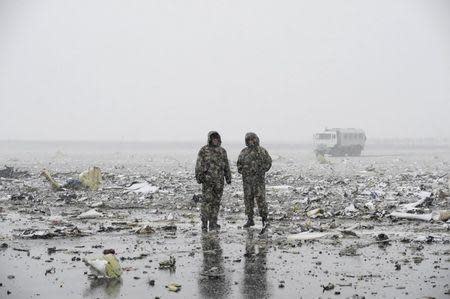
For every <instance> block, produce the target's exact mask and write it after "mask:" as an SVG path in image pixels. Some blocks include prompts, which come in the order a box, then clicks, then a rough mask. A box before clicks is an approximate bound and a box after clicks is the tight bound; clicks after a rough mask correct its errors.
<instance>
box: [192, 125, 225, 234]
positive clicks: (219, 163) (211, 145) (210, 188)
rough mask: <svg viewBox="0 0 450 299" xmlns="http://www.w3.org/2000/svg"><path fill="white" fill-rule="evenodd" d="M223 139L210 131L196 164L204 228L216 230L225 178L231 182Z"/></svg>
mask: <svg viewBox="0 0 450 299" xmlns="http://www.w3.org/2000/svg"><path fill="white" fill-rule="evenodd" d="M221 144H222V140H221V138H220V135H219V133H217V132H215V131H211V132H209V133H208V142H207V144H206V145H205V146H203V147H202V148H201V149H200V151H199V152H198V157H197V163H196V165H195V178H196V180H197V182H198V183H199V184H202V194H203V200H202V206H201V212H200V218H201V220H202V230H204V231H205V230H207V229H208V222H209V229H210V230H216V229H219V228H220V226H219V225H218V224H217V217H218V215H219V208H220V200H221V198H222V194H223V187H224V179H225V181H226V182H227V184H231V171H230V165H229V163H228V157H227V152H226V151H225V149H224V148H222V147H221Z"/></svg>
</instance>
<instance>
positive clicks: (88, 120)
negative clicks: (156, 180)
mask: <svg viewBox="0 0 450 299" xmlns="http://www.w3.org/2000/svg"><path fill="white" fill-rule="evenodd" d="M449 54H450V2H448V1H406V0H404V1H396V2H392V1H376V2H375V1H349V2H341V1H325V2H321V3H315V2H297V1H287V2H283V3H278V2H277V3H275V2H272V1H249V2H245V3H243V2H238V1H231V2H205V1H190V2H177V1H170V2H169V1H163V2H154V1H149V2H140V1H137V2H132V3H131V2H130V3H126V5H125V4H124V2H121V1H91V2H89V5H87V4H85V3H82V2H76V1H74V2H72V1H67V2H66V1H64V2H60V1H49V0H46V1H39V2H30V1H2V2H1V3H0V66H1V68H0V140H37V141H39V140H43V141H72V140H73V141H120V142H191V141H192V142H199V141H204V140H206V134H207V132H208V131H210V130H217V131H219V132H220V133H221V135H222V138H223V140H224V142H225V143H226V142H233V143H234V142H241V141H242V140H243V138H244V134H245V133H246V132H248V131H254V132H256V133H258V134H259V135H260V137H261V140H262V142H263V143H268V142H281V143H290V142H292V143H304V142H310V141H311V139H312V135H313V133H316V132H319V131H322V130H323V129H324V128H325V127H329V128H332V127H342V128H347V127H354V128H361V129H363V130H365V132H366V134H367V137H368V141H370V140H371V139H372V140H374V139H389V138H411V139H421V138H436V139H448V138H450V118H449V117H448V113H449V111H450V55H449Z"/></svg>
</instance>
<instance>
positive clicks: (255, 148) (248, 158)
mask: <svg viewBox="0 0 450 299" xmlns="http://www.w3.org/2000/svg"><path fill="white" fill-rule="evenodd" d="M250 138H254V139H255V141H256V144H255V145H250V144H249V142H248V141H249V139H250ZM245 143H246V145H247V147H246V148H244V149H243V150H242V151H241V153H240V154H239V158H238V161H237V168H238V172H239V173H240V174H242V178H243V179H244V180H248V179H264V174H265V173H266V172H267V171H269V169H270V167H272V158H271V157H270V155H269V153H268V152H267V150H266V149H265V148H263V147H261V146H260V145H259V138H258V136H257V135H256V134H254V133H248V134H247V135H246V138H245Z"/></svg>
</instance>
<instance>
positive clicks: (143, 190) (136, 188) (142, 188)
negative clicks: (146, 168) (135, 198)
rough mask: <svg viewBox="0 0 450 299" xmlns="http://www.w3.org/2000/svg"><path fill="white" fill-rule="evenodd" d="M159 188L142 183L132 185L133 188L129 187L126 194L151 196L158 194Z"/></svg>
mask: <svg viewBox="0 0 450 299" xmlns="http://www.w3.org/2000/svg"><path fill="white" fill-rule="evenodd" d="M158 190H159V187H156V186H152V185H150V183H148V182H142V183H132V184H131V186H129V187H127V188H126V189H125V191H124V193H130V192H133V193H136V194H151V193H155V192H158Z"/></svg>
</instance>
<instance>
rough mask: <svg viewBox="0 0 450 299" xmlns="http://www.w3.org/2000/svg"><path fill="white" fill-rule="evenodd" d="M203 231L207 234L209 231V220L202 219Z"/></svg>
mask: <svg viewBox="0 0 450 299" xmlns="http://www.w3.org/2000/svg"><path fill="white" fill-rule="evenodd" d="M202 231H204V232H207V231H208V220H206V219H202Z"/></svg>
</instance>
